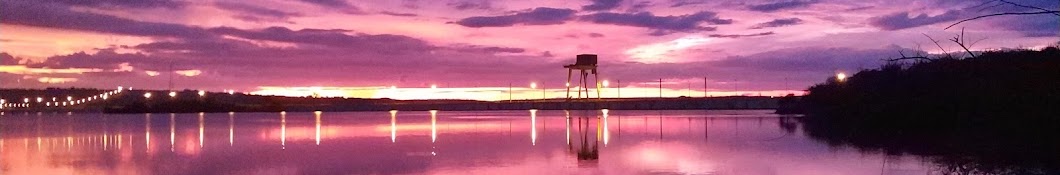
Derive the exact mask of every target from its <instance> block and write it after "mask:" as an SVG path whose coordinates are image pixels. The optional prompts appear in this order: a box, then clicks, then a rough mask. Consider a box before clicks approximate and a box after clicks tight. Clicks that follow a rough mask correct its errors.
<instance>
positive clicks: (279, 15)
mask: <svg viewBox="0 0 1060 175" xmlns="http://www.w3.org/2000/svg"><path fill="white" fill-rule="evenodd" d="M214 6H216V7H217V8H221V9H225V10H229V11H233V12H236V13H238V15H236V18H239V19H246V20H250V21H259V20H260V19H261V18H265V19H273V20H276V21H287V19H288V18H290V17H298V16H302V14H300V13H295V12H285V11H281V10H276V9H270V8H265V7H259V6H254V5H250V4H243V3H236V2H229V1H222V2H215V3H214Z"/></svg>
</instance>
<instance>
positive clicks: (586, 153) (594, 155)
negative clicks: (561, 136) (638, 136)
mask: <svg viewBox="0 0 1060 175" xmlns="http://www.w3.org/2000/svg"><path fill="white" fill-rule="evenodd" d="M570 112H571V111H564V114H565V117H566V128H567V131H566V135H567V149H568V150H569V151H571V152H572V153H573V154H574V155H575V156H576V157H577V159H578V160H584V161H594V160H597V159H599V158H600V149H599V146H600V145H599V144H600V142H601V141H602V142H604V145H605V146H606V145H607V143H608V142H609V141H610V133H608V132H609V129H608V126H607V119H608V110H607V109H602V110H600V113H599V114H602V115H595V114H590V113H593V112H589V111H580V113H581V115H578V116H576V118H577V119H576V122H577V123H572V121H571V116H570ZM593 119H595V120H596V121H595V128H596V129H595V130H594V132H593V133H594V135H595V136H596V137H595V138H590V137H589V134H590V129H589V128H590V123H593ZM572 125H574V126H576V127H577V128H575V131H574V132H578V133H577V135H578V136H579V137H578V138H579V140H580V142H576V143H578V148H577V150H574V146H573V145H571V138H570V134H571V132H572V131H571V126H572ZM590 139H592V142H591V143H590V142H589V140H590Z"/></svg>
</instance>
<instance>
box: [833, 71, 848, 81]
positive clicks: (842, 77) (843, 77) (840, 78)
mask: <svg viewBox="0 0 1060 175" xmlns="http://www.w3.org/2000/svg"><path fill="white" fill-rule="evenodd" d="M835 79H836V80H838V81H839V82H843V81H846V80H847V74H846V73H842V72H840V73H836V74H835Z"/></svg>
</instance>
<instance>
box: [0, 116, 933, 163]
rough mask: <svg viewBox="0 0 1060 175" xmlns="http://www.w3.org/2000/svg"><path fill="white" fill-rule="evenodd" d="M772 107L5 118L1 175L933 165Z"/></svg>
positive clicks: (0, 129) (0, 123) (0, 126)
mask: <svg viewBox="0 0 1060 175" xmlns="http://www.w3.org/2000/svg"><path fill="white" fill-rule="evenodd" d="M772 112H773V111H772V110H730V111H726V110H717V111H714V110H712V111H703V110H689V111H619V110H610V111H603V110H588V111H584V110H579V111H562V110H542V111H536V110H531V111H391V112H386V111H383V112H321V113H313V112H288V113H204V114H194V113H192V114H98V113H88V114H85V113H10V112H8V113H4V114H3V115H2V116H0V153H2V157H0V164H2V173H0V174H5V175H8V174H750V175H759V174H761V175H772V174H785V175H787V174H794V175H798V174H807V175H829V174H836V175H846V174H930V173H932V172H934V171H933V170H934V169H935V168H933V167H932V164H930V163H925V161H924V160H921V158H917V157H913V156H888V155H885V154H879V153H871V152H863V151H858V150H856V149H853V148H845V147H832V146H829V145H828V144H825V143H823V142H821V141H817V140H814V139H811V138H809V137H807V136H806V135H805V133H804V131H803V130H802V129H801V123H800V122H799V120H798V118H797V117H795V116H781V115H776V114H772Z"/></svg>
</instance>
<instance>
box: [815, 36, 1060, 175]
mask: <svg viewBox="0 0 1060 175" xmlns="http://www.w3.org/2000/svg"><path fill="white" fill-rule="evenodd" d="M800 103H801V104H802V105H805V108H804V109H805V110H806V111H805V112H806V113H807V115H806V117H804V119H803V120H804V122H805V126H806V128H805V129H806V131H807V134H808V135H809V136H811V137H814V138H816V139H820V140H823V141H825V142H828V143H829V144H831V145H835V146H850V147H854V148H858V149H861V150H864V151H874V152H876V151H878V152H885V153H888V154H914V155H920V156H924V157H925V158H927V159H928V160H931V161H932V162H934V163H936V164H937V165H938V166H939V168H940V171H941V172H944V173H947V174H1060V135H1057V134H1060V112H1058V111H1060V109H1058V108H1060V50H1058V49H1057V48H1056V47H1048V48H1045V49H1042V50H1037V51H1036V50H1013V51H992V52H984V53H982V54H981V55H978V56H976V57H974V58H965V59H955V58H948V57H944V58H937V59H932V60H921V61H919V62H916V63H906V64H901V63H890V64H887V65H883V66H881V67H880V68H878V69H872V70H863V71H860V72H858V73H857V74H854V75H853V76H851V77H850V78H848V79H846V80H844V81H840V80H837V79H835V78H832V79H829V80H827V81H826V82H825V83H823V84H819V85H815V86H813V87H810V88H809V94H808V95H806V96H803V97H801V101H800Z"/></svg>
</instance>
